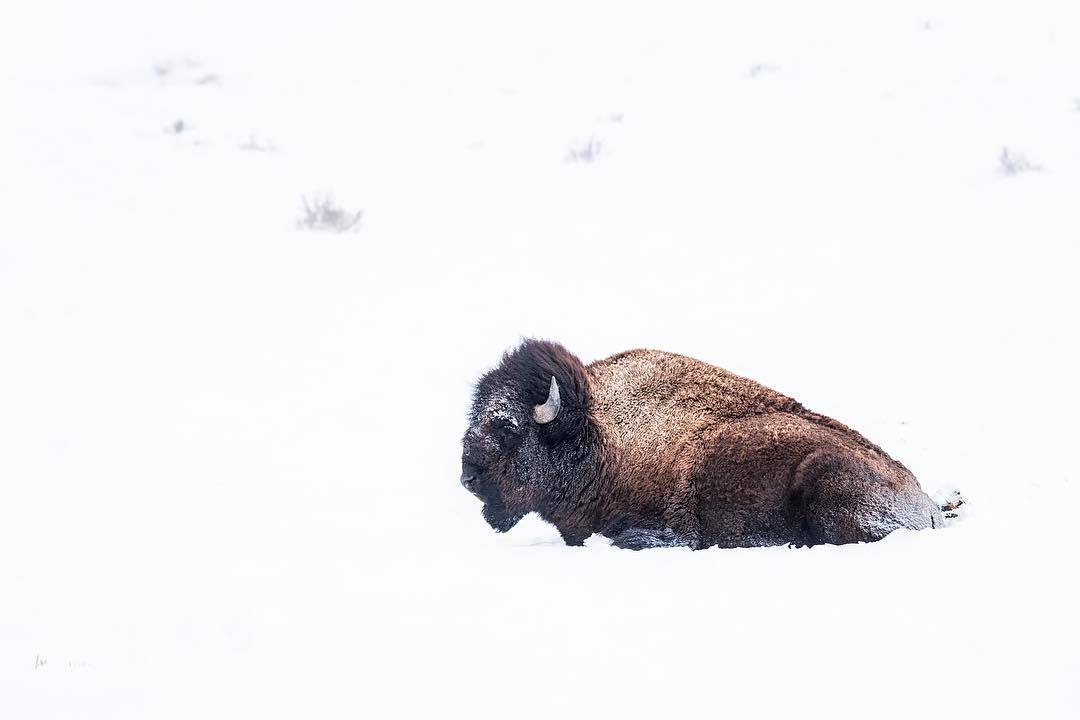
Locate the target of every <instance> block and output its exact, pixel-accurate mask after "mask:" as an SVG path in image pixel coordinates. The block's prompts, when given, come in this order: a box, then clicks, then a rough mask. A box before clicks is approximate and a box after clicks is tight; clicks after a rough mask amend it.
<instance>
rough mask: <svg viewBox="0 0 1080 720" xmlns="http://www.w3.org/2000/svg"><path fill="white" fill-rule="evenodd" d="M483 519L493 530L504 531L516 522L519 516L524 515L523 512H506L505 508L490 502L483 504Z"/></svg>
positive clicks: (519, 518)
mask: <svg viewBox="0 0 1080 720" xmlns="http://www.w3.org/2000/svg"><path fill="white" fill-rule="evenodd" d="M483 514H484V520H486V521H487V524H488V525H490V526H491V527H492V529H494V530H495V532H506V531H507V530H509V529H510V528H512V527H514V526H515V525H517V524H518V521H519V520H521V518H523V517H525V515H524V514H521V515H516V514H512V513H510V512H507V510H506V508H504V507H501V506H499V505H495V504H492V503H485V504H484V513H483Z"/></svg>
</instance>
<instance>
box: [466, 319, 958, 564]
mask: <svg viewBox="0 0 1080 720" xmlns="http://www.w3.org/2000/svg"><path fill="white" fill-rule="evenodd" d="M462 445H463V452H462V458H461V484H462V485H463V486H465V488H466V489H468V490H469V491H470V492H471V493H473V494H474V495H475V496H476V497H478V498H479V499H480V500H481V501H483V504H484V507H483V516H484V519H485V520H486V521H487V522H488V524H489V525H491V527H492V528H494V529H495V530H496V531H498V532H505V531H506V530H509V529H510V528H512V527H513V526H514V525H515V524H516V523H517V522H518V521H519V520H520V519H521V518H522V517H524V516H525V515H526V514H528V513H530V512H536V513H538V514H539V515H540V517H542V518H543V519H544V520H547V521H548V522H550V523H552V524H553V525H554V526H555V527H556V528H558V530H559V533H560V534H561V535H562V538H563V540H564V541H565V542H566V543H567V544H568V545H581V544H582V543H583V542H584V541H585V539H586V538H587V537H589V536H590V535H592V534H594V533H601V534H603V535H605V536H606V537H608V538H610V539H611V540H612V543H613V544H614V545H616V546H618V547H623V548H630V549H634V550H640V549H643V548H649V547H665V546H686V547H690V548H694V549H701V548H707V547H712V546H720V547H753V546H762V545H781V544H791V545H795V546H812V545H817V544H822V543H829V544H843V543H854V542H871V541H874V540H879V539H881V538H883V537H885V536H886V535H888V534H889V533H890V532H892V531H893V530H896V529H898V528H910V529H913V530H920V529H923V528H929V527H936V526H940V524H941V522H942V514H941V510H940V509H939V508H938V507H937V506H936V505H935V504H934V503H933V502H932V501H931V500H930V498H929V497H927V495H926V494H925V493H924V492H923V491H922V489H921V488H920V487H919V483H918V482H917V481H916V480H915V476H914V475H912V474H911V472H910V471H909V470H908V469H907V468H905V467H904V466H903V465H901V464H900V463H899V462H897V461H896V460H893V459H892V458H891V457H889V455H888V454H886V452H885V451H884V450H882V449H881V448H879V447H878V446H877V445H875V444H874V443H872V442H870V441H869V440H867V439H866V438H865V437H863V436H862V435H860V434H859V433H857V432H855V431H854V430H852V429H851V428H849V427H847V426H846V425H843V424H842V423H839V422H837V421H836V420H833V419H831V418H828V417H825V416H824V415H820V414H818V413H815V412H812V411H810V410H807V409H806V408H804V407H803V406H802V405H800V404H799V403H798V402H796V401H795V400H793V399H791V398H790V397H787V396H786V395H782V394H781V393H778V392H776V391H774V390H770V389H769V388H767V387H764V386H763V385H760V384H758V383H756V382H754V381H753V380H749V379H747V378H744V377H740V376H739V375H735V374H734V373H730V372H728V371H726V370H722V369H721V368H718V367H715V366H713V365H709V364H707V363H704V362H701V361H699V360H694V359H693V358H689V357H684V356H682V355H675V354H672V353H666V352H660V351H656V350H630V351H628V352H623V353H619V354H618V355H614V356H612V357H610V358H607V359H606V360H599V361H597V362H594V363H592V364H590V365H584V364H583V363H582V362H581V361H580V360H578V358H577V357H575V356H574V355H572V354H571V353H570V352H568V351H567V350H566V349H565V348H564V347H563V346H561V345H559V344H557V343H553V342H547V341H540V340H531V339H530V340H525V341H524V342H523V343H522V344H521V345H520V346H519V347H517V348H516V349H514V350H512V351H510V352H507V353H506V354H505V355H504V356H503V359H502V362H501V363H500V364H499V366H498V367H496V368H495V369H494V370H492V371H490V372H488V373H487V374H486V375H484V376H483V377H481V378H480V381H479V382H478V383H477V386H476V390H475V395H474V398H473V403H472V408H471V411H470V414H469V428H468V430H467V431H466V432H465V437H464V439H463V441H462Z"/></svg>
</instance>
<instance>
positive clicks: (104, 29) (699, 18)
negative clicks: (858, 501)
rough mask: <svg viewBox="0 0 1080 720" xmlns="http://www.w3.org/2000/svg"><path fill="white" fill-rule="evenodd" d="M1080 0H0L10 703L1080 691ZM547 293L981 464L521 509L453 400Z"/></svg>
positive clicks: (989, 700) (580, 345) (678, 704)
mask: <svg viewBox="0 0 1080 720" xmlns="http://www.w3.org/2000/svg"><path fill="white" fill-rule="evenodd" d="M515 5H516V4H515ZM1074 5H1075V3H1068V2H1061V3H1044V2H1024V3H1019V2H1017V3H975V2H968V3H965V2H929V1H922V0H918V1H916V2H895V3H869V2H814V3H807V2H797V1H795V0H792V1H791V2H743V3H725V4H723V7H714V6H713V4H709V3H700V4H682V3H675V4H667V3H665V4H664V5H663V7H661V6H660V5H659V4H654V5H653V7H652V8H651V9H644V8H641V7H638V6H636V5H635V6H631V5H630V4H626V3H617V4H616V3H611V4H597V3H581V2H572V3H571V2H565V3H564V2H548V3H543V4H533V5H531V6H528V7H525V6H515V7H510V4H509V3H476V2H468V3H461V2H457V3H402V2H386V3H345V2H342V3H324V2H316V3H312V2H304V3H294V4H291V5H290V6H288V7H281V6H280V5H277V4H275V5H272V6H267V5H266V4H262V3H246V4H240V3H220V2H192V1H188V2H183V3H162V2H158V3H146V2H140V3H136V2H129V3H122V2H93V3H80V2H70V3H55V2H39V3H29V2H24V3H12V4H8V5H6V6H5V8H4V10H3V13H2V16H3V17H2V20H0V104H2V110H0V717H2V718H5V720H6V719H11V720H23V719H31V718H50V719H52V718H132V719H135V718H138V719H140V720H142V719H146V718H246V717H258V718H277V717H281V718H316V717H320V718H321V717H328V718H339V717H340V718H399V717H400V718H406V717H416V718H424V717H465V718H500V719H505V718H546V719H550V718H576V717H631V718H637V717H641V718H650V717H653V718H655V717H689V716H695V717H727V716H732V717H780V716H791V715H792V714H793V713H797V714H798V716H799V717H811V718H812V717H833V718H846V717H852V718H854V717H858V718H864V717H884V718H891V717H915V716H918V717H1032V718H1075V717H1078V716H1080V682H1078V681H1080V649H1078V643H1080V620H1078V618H1077V609H1078V606H1080V588H1078V579H1077V567H1078V566H1080V563H1078V562H1077V560H1076V558H1075V554H1076V541H1075V533H1076V518H1077V508H1078V507H1080V477H1078V471H1077V469H1076V468H1077V464H1076V461H1075V460H1074V458H1073V455H1072V453H1073V452H1075V451H1076V450H1077V442H1076V438H1077V430H1078V425H1080V423H1078V419H1077V418H1078V416H1077V413H1078V412H1080V411H1078V408H1080V383H1078V381H1077V376H1076V370H1075V368H1076V366H1077V364H1078V362H1080V358H1078V357H1077V355H1078V353H1077V347H1076V345H1077V337H1076V336H1077V330H1076V326H1077V308H1078V307H1080V292H1078V290H1077V284H1076V273H1077V266H1078V262H1077V261H1078V259H1080V254H1078V252H1077V245H1078V243H1080V212H1078V207H1080V205H1078V202H1077V198H1078V197H1080V13H1078V12H1077V10H1076V8H1075V7H1073V6H1074ZM597 149H598V152H597ZM590 150H591V151H592V155H591V156H588V155H589V151H590ZM583 152H584V154H585V155H587V156H588V157H580V156H581V154H582V153H583ZM1009 169H1011V172H1009V171H1008V170H1009ZM319 193H332V194H333V196H334V198H336V200H337V201H338V202H339V203H340V204H341V206H343V207H344V208H345V209H346V210H350V211H362V212H363V217H362V221H361V223H360V224H359V226H358V228H356V231H355V232H347V233H333V232H318V231H311V230H300V229H297V228H296V227H295V223H296V221H297V219H298V218H299V217H300V214H301V210H300V206H301V198H302V197H305V196H306V197H308V198H311V197H313V196H315V195H316V194H319ZM523 336H537V337H545V338H552V339H556V340H559V341H560V342H562V343H564V344H565V345H566V346H567V347H568V348H569V349H570V350H571V351H573V352H575V353H577V354H578V355H579V356H580V357H581V358H582V359H583V360H586V361H591V360H594V359H598V358H601V357H605V356H607V355H609V354H612V353H615V352H618V351H621V350H625V349H629V348H632V347H654V348H660V349H664V350H670V351H674V352H681V353H684V354H688V355H692V356H695V357H699V358H701V359H704V360H707V361H710V362H713V363H715V364H718V365H721V366H723V367H727V368H728V369H731V370H733V371H735V372H738V373H741V374H744V375H748V376H750V377H753V378H755V379H757V380H759V381H761V382H764V383H765V384H767V385H770V386H772V387H775V388H776V389H778V390H781V391H782V392H785V393H787V394H789V395H792V396H794V397H796V398H797V399H798V400H800V401H801V402H803V403H804V404H805V405H807V406H808V407H810V408H812V409H814V410H817V411H819V412H823V413H826V414H828V415H831V416H833V417H835V418H837V419H839V420H841V421H843V422H845V423H848V424H850V425H852V426H854V427H855V428H857V429H859V430H861V431H863V432H864V433H865V434H866V435H867V436H869V437H870V438H871V439H873V440H874V441H875V442H878V443H879V444H881V445H882V446H884V447H885V448H886V449H887V450H888V451H890V453H892V454H893V455H894V456H896V457H897V458H899V459H900V460H902V461H903V462H904V463H905V464H907V465H908V466H909V467H910V468H912V470H914V471H915V473H916V475H917V476H918V477H919V478H920V480H921V482H922V484H923V486H924V488H926V489H927V490H928V491H929V492H931V493H932V494H940V493H945V492H947V491H949V490H951V489H954V488H959V489H960V490H961V491H962V492H963V494H964V496H965V497H966V498H967V500H968V505H967V506H966V507H965V508H964V510H965V512H964V513H963V515H962V517H961V518H959V519H958V520H957V521H956V522H954V523H953V524H952V525H951V526H950V527H948V528H946V529H943V530H938V531H933V532H923V533H911V532H903V533H895V534H894V535H892V536H890V537H888V538H887V539H885V540H884V541H882V542H880V543H876V544H872V545H859V546H845V547H817V548H814V549H812V550H805V549H803V550H793V549H788V548H764V549H754V550H717V549H713V550H709V551H703V552H696V553H695V552H690V551H688V550H682V549H678V550H676V549H671V550H653V551H646V552H640V553H633V552H628V551H621V550H616V549H614V548H612V547H610V546H608V545H607V542H606V541H605V540H603V539H602V538H593V539H592V540H590V541H589V542H588V543H587V546H586V547H585V548H569V547H565V546H564V545H563V544H562V542H561V541H560V540H559V537H558V534H557V533H556V531H555V530H554V529H553V528H550V527H548V526H546V525H545V524H544V523H543V522H542V521H540V520H538V519H535V518H527V519H526V520H525V521H524V522H522V523H521V524H520V525H519V526H518V527H517V528H515V529H514V530H513V531H511V532H510V533H508V534H506V535H501V536H500V535H496V534H494V533H493V532H492V531H491V530H490V529H489V528H488V527H487V525H486V524H485V523H484V522H483V520H482V519H481V517H480V507H479V503H478V502H477V501H476V500H474V499H473V498H472V497H471V496H470V495H469V494H468V493H466V492H465V491H464V490H462V489H461V488H460V486H459V484H458V475H459V472H460V462H459V459H460V437H461V434H462V432H463V431H464V429H465V413H466V409H467V407H468V404H469V400H470V392H471V386H472V383H473V382H474V381H475V379H476V378H477V376H478V375H479V374H480V373H482V372H483V371H484V370H486V369H487V368H489V367H490V366H492V365H493V364H494V363H496V362H497V361H498V359H499V357H500V354H501V353H502V352H503V351H504V350H505V349H507V348H508V347H510V346H512V345H514V344H515V343H516V342H518V340H519V339H520V338H521V337H523Z"/></svg>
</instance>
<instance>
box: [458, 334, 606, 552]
mask: <svg viewBox="0 0 1080 720" xmlns="http://www.w3.org/2000/svg"><path fill="white" fill-rule="evenodd" d="M587 405H588V397H587V379H586V376H585V368H584V367H583V366H582V364H581V362H580V361H579V360H578V359H577V358H576V357H574V356H573V355H571V354H570V353H568V352H567V351H566V350H565V349H564V348H563V347H562V346H560V345H557V344H555V343H549V342H542V341H537V340H526V341H525V342H524V343H522V345H521V346H520V347H518V348H517V349H516V350H513V351H511V352H509V353H507V354H506V355H505V356H504V357H503V360H502V362H501V363H500V364H499V366H498V367H497V368H495V369H494V370H492V371H491V372H489V373H487V374H486V375H484V376H483V377H482V378H481V379H480V382H479V383H477V386H476V392H475V396H474V398H473V404H472V409H471V411H470V413H469V429H468V430H466V431H465V437H464V438H463V439H462V454H461V484H462V485H463V486H464V487H465V488H466V489H467V490H468V491H469V492H471V493H472V494H473V495H475V496H476V497H478V498H479V499H480V500H481V501H482V502H483V503H484V510H483V515H484V519H485V520H487V522H488V524H489V525H491V527H493V528H494V529H495V530H496V531H498V532H505V531H507V530H509V529H510V528H512V527H513V526H514V525H516V524H517V522H518V521H519V520H521V518H523V517H524V516H525V515H527V514H528V513H530V512H533V511H538V510H542V509H543V507H544V504H545V503H546V502H547V501H548V500H549V498H550V496H551V494H552V491H553V490H555V489H557V488H558V487H559V486H560V485H561V484H562V483H565V482H568V481H569V479H570V475H571V474H572V473H570V470H571V466H572V465H573V464H574V462H573V459H574V458H580V457H581V455H582V453H581V449H580V445H581V439H582V434H583V431H584V428H585V426H586V424H587Z"/></svg>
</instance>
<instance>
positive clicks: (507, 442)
mask: <svg viewBox="0 0 1080 720" xmlns="http://www.w3.org/2000/svg"><path fill="white" fill-rule="evenodd" d="M492 430H493V431H494V433H495V437H496V438H498V440H499V444H500V445H502V446H503V447H505V448H512V447H515V446H516V445H517V444H518V443H519V442H521V433H520V431H519V430H518V429H517V428H516V427H515V426H513V425H511V424H510V423H498V424H497V425H495V427H493V428H492Z"/></svg>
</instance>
